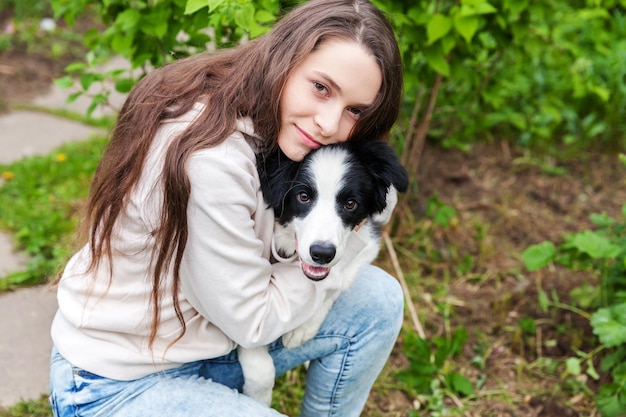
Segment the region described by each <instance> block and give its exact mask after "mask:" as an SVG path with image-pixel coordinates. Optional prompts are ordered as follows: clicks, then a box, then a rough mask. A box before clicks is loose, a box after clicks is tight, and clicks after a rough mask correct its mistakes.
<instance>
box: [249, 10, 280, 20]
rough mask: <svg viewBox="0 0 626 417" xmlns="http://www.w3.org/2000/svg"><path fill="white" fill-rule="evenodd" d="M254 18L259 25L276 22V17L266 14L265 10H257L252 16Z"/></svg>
mask: <svg viewBox="0 0 626 417" xmlns="http://www.w3.org/2000/svg"><path fill="white" fill-rule="evenodd" d="M254 18H255V19H256V21H257V22H260V23H271V22H273V21H274V20H276V17H275V16H274V15H273V14H272V13H270V12H268V11H267V10H262V9H261V10H257V12H256V14H255V15H254Z"/></svg>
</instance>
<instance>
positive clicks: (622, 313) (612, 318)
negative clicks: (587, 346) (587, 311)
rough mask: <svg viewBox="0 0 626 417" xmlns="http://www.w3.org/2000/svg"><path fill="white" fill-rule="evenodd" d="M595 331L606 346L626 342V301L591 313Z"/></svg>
mask: <svg viewBox="0 0 626 417" xmlns="http://www.w3.org/2000/svg"><path fill="white" fill-rule="evenodd" d="M590 323H591V327H592V328H593V333H594V334H595V335H596V336H598V338H600V341H601V342H602V344H603V345H605V346H606V347H614V346H619V345H621V344H623V343H625V342H626V303H622V304H617V305H614V306H611V307H606V308H601V309H599V310H598V311H596V312H595V313H593V314H592V315H591V320H590Z"/></svg>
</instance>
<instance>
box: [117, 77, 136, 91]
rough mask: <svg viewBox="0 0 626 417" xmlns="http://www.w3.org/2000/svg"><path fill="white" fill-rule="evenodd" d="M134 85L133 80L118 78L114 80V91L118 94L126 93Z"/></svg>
mask: <svg viewBox="0 0 626 417" xmlns="http://www.w3.org/2000/svg"><path fill="white" fill-rule="evenodd" d="M133 85H135V80H133V79H132V78H120V79H118V80H115V90H116V91H118V92H120V93H128V92H129V91H130V90H131V89H132V88H133Z"/></svg>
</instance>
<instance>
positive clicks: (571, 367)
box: [565, 358, 582, 375]
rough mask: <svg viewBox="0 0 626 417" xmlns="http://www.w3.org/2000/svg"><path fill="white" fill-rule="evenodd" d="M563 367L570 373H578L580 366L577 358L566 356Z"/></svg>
mask: <svg viewBox="0 0 626 417" xmlns="http://www.w3.org/2000/svg"><path fill="white" fill-rule="evenodd" d="M565 369H567V373H568V374H570V375H580V373H581V371H582V367H581V366H580V359H579V358H567V360H566V361H565Z"/></svg>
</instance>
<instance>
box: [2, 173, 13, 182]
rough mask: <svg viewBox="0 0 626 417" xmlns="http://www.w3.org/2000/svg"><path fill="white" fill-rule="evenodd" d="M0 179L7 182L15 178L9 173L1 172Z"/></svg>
mask: <svg viewBox="0 0 626 417" xmlns="http://www.w3.org/2000/svg"><path fill="white" fill-rule="evenodd" d="M2 178H4V179H5V180H7V181H8V180H12V179H13V178H15V174H14V173H13V172H11V171H3V172H2Z"/></svg>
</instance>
